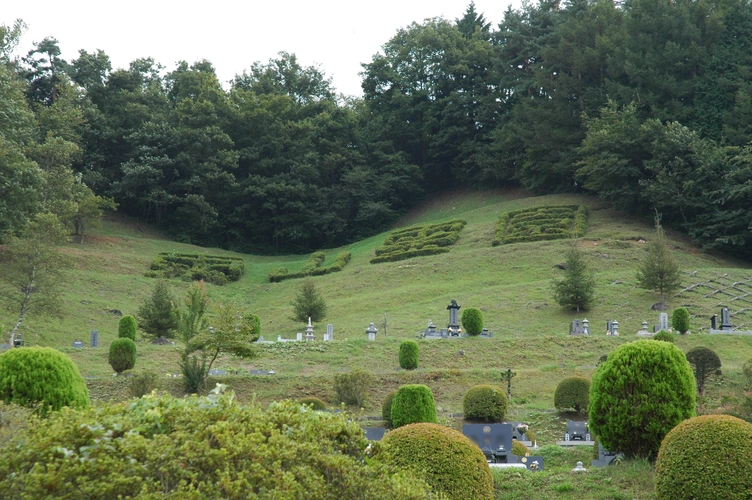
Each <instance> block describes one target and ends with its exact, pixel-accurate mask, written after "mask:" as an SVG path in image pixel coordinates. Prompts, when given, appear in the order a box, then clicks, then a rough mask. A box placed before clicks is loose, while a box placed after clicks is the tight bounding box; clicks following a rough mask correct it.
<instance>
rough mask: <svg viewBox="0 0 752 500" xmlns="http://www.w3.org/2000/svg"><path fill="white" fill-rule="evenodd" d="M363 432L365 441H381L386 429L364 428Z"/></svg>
mask: <svg viewBox="0 0 752 500" xmlns="http://www.w3.org/2000/svg"><path fill="white" fill-rule="evenodd" d="M363 430H364V431H366V439H368V440H369V441H381V438H383V437H384V434H385V433H386V429H385V428H383V427H366V428H365V429H363Z"/></svg>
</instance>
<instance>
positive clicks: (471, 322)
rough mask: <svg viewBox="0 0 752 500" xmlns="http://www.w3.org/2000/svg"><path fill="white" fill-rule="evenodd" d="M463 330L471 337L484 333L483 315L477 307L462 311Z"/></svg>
mask: <svg viewBox="0 0 752 500" xmlns="http://www.w3.org/2000/svg"><path fill="white" fill-rule="evenodd" d="M460 321H462V328H464V329H465V333H467V334H468V335H470V336H476V335H480V333H481V332H482V331H483V313H482V312H481V310H480V309H477V308H475V307H468V308H467V309H465V310H464V311H462V318H461V319H460Z"/></svg>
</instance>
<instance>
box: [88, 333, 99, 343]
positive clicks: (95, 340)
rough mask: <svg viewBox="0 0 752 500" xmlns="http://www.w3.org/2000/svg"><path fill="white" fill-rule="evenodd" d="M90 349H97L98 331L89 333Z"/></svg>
mask: <svg viewBox="0 0 752 500" xmlns="http://www.w3.org/2000/svg"><path fill="white" fill-rule="evenodd" d="M89 346H91V347H99V330H92V331H91V340H90V342H89Z"/></svg>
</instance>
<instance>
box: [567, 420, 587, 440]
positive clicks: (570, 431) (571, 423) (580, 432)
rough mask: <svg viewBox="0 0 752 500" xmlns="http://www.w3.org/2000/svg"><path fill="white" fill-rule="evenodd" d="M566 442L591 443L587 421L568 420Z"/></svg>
mask: <svg viewBox="0 0 752 500" xmlns="http://www.w3.org/2000/svg"><path fill="white" fill-rule="evenodd" d="M564 441H590V431H589V430H588V425H587V422H586V421H578V420H567V432H566V433H565V434H564Z"/></svg>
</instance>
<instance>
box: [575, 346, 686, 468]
mask: <svg viewBox="0 0 752 500" xmlns="http://www.w3.org/2000/svg"><path fill="white" fill-rule="evenodd" d="M696 390H697V389H696V386H695V378H694V376H693V375H692V369H691V368H690V366H689V362H688V361H687V358H686V357H685V356H684V353H683V352H681V351H680V350H679V349H678V348H677V347H676V346H675V345H674V344H671V343H668V342H655V341H653V340H638V341H637V342H631V343H628V344H624V345H621V346H619V347H617V348H616V349H615V350H614V351H612V352H611V354H609V356H608V359H607V360H606V362H605V363H603V364H601V365H600V366H599V367H598V369H597V370H596V371H595V373H594V374H593V382H592V385H591V387H590V407H589V414H590V415H589V417H590V418H589V426H590V432H591V434H594V435H597V436H598V438H599V439H600V441H601V443H603V447H604V448H606V449H608V450H611V451H617V452H622V453H624V454H625V455H626V456H627V457H645V458H652V457H655V455H656V453H658V448H659V447H660V445H661V441H662V440H663V437H664V436H665V435H666V434H667V433H668V431H670V430H671V429H673V428H674V426H676V424H678V423H679V422H681V421H682V420H685V419H687V418H690V417H693V416H694V415H695V391H696Z"/></svg>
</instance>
